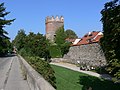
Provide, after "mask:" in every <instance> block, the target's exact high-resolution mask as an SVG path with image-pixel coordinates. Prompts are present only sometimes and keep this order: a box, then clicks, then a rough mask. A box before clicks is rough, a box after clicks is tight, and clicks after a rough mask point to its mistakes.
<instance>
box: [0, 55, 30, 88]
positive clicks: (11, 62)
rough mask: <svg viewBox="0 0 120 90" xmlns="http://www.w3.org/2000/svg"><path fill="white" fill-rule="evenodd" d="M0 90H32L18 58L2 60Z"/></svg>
mask: <svg viewBox="0 0 120 90" xmlns="http://www.w3.org/2000/svg"><path fill="white" fill-rule="evenodd" d="M0 90H30V89H29V86H28V83H27V81H26V80H24V78H23V74H22V70H21V67H20V62H19V59H18V57H17V56H12V57H2V58H0Z"/></svg>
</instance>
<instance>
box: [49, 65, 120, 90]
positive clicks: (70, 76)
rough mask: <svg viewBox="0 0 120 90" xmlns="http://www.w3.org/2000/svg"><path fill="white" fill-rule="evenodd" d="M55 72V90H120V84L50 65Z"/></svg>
mask: <svg viewBox="0 0 120 90" xmlns="http://www.w3.org/2000/svg"><path fill="white" fill-rule="evenodd" d="M51 66H52V68H53V69H54V71H55V77H56V86H57V90H88V88H89V87H92V90H120V84H115V83H113V82H111V81H107V80H103V79H99V78H96V77H93V76H89V75H86V74H83V73H80V72H77V71H73V70H69V69H66V68H63V67H59V66H55V65H51Z"/></svg>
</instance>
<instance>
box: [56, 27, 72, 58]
mask: <svg viewBox="0 0 120 90" xmlns="http://www.w3.org/2000/svg"><path fill="white" fill-rule="evenodd" d="M66 38H67V36H66V33H65V30H64V26H62V27H60V28H59V29H58V30H57V31H56V37H55V42H56V44H57V46H58V47H59V48H60V50H61V54H62V56H63V55H64V54H66V53H67V52H68V51H69V46H70V43H68V42H66V41H65V39H66Z"/></svg>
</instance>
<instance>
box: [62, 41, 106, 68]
mask: <svg viewBox="0 0 120 90" xmlns="http://www.w3.org/2000/svg"><path fill="white" fill-rule="evenodd" d="M63 58H64V59H65V61H66V59H67V62H70V63H75V64H77V63H80V64H86V65H89V66H95V67H98V66H105V65H106V59H105V56H104V53H103V51H102V49H101V47H100V45H99V44H98V43H93V44H88V45H81V46H72V47H70V49H69V52H68V53H67V54H66V55H64V57H63Z"/></svg>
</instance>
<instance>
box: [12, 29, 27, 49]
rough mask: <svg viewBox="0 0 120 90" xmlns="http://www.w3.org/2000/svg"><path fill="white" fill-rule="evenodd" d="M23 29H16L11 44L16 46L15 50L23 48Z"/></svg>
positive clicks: (24, 35)
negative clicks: (16, 31)
mask: <svg viewBox="0 0 120 90" xmlns="http://www.w3.org/2000/svg"><path fill="white" fill-rule="evenodd" d="M25 37H26V34H25V31H24V30H23V29H20V30H19V31H18V34H17V36H16V37H15V39H14V40H13V45H14V46H15V47H16V48H17V50H20V49H21V48H24V46H25Z"/></svg>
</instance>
